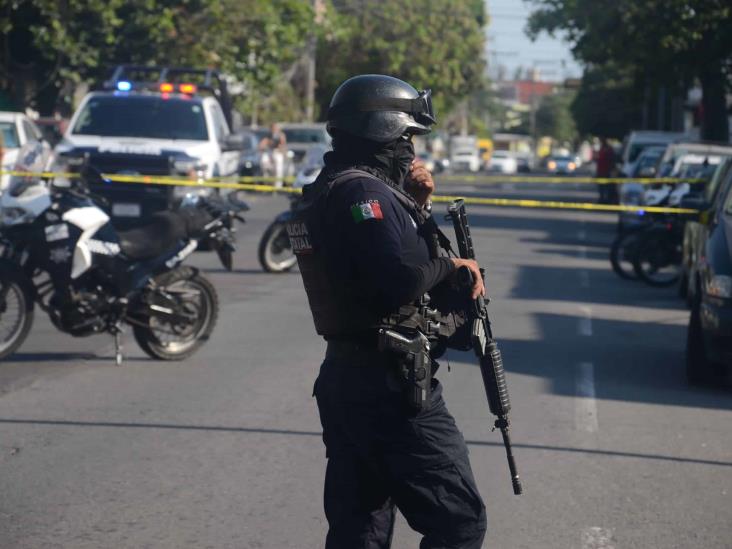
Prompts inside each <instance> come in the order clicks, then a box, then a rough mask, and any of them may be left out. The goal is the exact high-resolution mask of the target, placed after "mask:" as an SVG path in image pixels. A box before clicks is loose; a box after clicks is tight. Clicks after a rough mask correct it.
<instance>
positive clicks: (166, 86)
mask: <svg viewBox="0 0 732 549" xmlns="http://www.w3.org/2000/svg"><path fill="white" fill-rule="evenodd" d="M160 91H161V92H162V93H172V92H173V91H175V87H174V86H173V84H171V83H170V82H163V83H162V84H160Z"/></svg>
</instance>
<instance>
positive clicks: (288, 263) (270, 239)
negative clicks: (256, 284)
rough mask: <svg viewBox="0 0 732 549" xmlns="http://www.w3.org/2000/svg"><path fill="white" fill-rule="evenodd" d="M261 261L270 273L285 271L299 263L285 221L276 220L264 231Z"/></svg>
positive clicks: (260, 245) (260, 251)
mask: <svg viewBox="0 0 732 549" xmlns="http://www.w3.org/2000/svg"><path fill="white" fill-rule="evenodd" d="M259 263H260V264H261V265H262V268H263V269H264V270H265V271H267V272H268V273H284V272H286V271H289V270H290V269H292V268H293V267H294V266H295V263H297V258H296V257H295V254H294V253H293V252H292V247H291V246H290V238H289V237H288V236H287V227H286V226H285V224H284V223H280V222H277V221H275V222H274V223H272V224H271V225H270V226H269V227H267V230H266V231H264V234H263V235H262V239H261V240H260V241H259Z"/></svg>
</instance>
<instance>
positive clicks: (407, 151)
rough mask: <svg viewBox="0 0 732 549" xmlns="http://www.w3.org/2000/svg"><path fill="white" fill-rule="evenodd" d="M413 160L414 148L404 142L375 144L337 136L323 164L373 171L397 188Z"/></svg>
mask: <svg viewBox="0 0 732 549" xmlns="http://www.w3.org/2000/svg"><path fill="white" fill-rule="evenodd" d="M414 157H415V154H414V145H413V144H412V143H411V142H410V141H407V140H406V139H402V138H399V139H397V140H396V141H391V142H389V143H377V142H376V141H370V140H368V139H363V138H360V137H355V136H353V135H349V134H346V133H343V132H338V133H335V134H334V135H333V152H332V153H328V154H327V155H326V157H325V160H326V164H327V165H352V166H367V167H370V168H375V169H376V170H378V171H379V172H380V173H381V174H382V175H384V176H385V177H386V178H388V179H389V180H390V181H391V182H392V183H394V184H396V185H398V186H401V185H402V183H404V179H405V178H406V176H407V174H408V173H409V168H410V166H411V164H412V161H413V160H414Z"/></svg>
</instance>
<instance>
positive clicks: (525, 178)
mask: <svg viewBox="0 0 732 549" xmlns="http://www.w3.org/2000/svg"><path fill="white" fill-rule="evenodd" d="M436 177H437V178H439V180H440V182H446V183H485V184H495V183H545V184H550V185H565V184H570V183H578V184H580V185H589V184H592V185H613V184H621V183H639V184H641V185H656V184H677V183H703V182H704V181H705V180H704V179H684V178H680V177H639V178H627V177H590V176H586V177H583V176H576V177H575V176H572V177H544V176H541V175H439V174H438V175H437V176H436Z"/></svg>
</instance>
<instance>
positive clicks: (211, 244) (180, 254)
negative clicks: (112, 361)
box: [0, 168, 246, 364]
mask: <svg viewBox="0 0 732 549" xmlns="http://www.w3.org/2000/svg"><path fill="white" fill-rule="evenodd" d="M89 183H107V184H111V183H109V182H108V181H105V180H104V179H103V178H102V176H101V174H100V173H99V172H97V171H96V170H94V169H93V168H87V169H85V170H84V172H83V173H82V176H81V178H79V179H75V180H73V182H72V183H71V184H69V186H67V187H57V186H54V185H52V184H50V183H44V182H40V181H37V180H35V181H32V180H17V181H15V182H13V183H12V184H11V186H10V187H9V188H8V189H7V190H6V192H5V193H3V195H2V197H0V360H1V359H3V358H5V357H7V356H9V355H11V354H12V353H13V352H15V351H16V350H17V349H18V348H19V347H20V346H21V344H22V343H23V341H24V340H25V338H26V337H27V335H28V333H29V332H30V329H31V326H32V324H33V313H34V305H35V304H37V305H38V306H39V307H40V308H41V309H42V310H43V311H45V312H46V313H47V314H48V315H49V317H50V319H51V321H52V322H53V324H54V326H56V327H57V328H58V329H59V330H61V331H63V332H65V333H68V334H71V335H72V336H77V337H81V336H88V335H92V334H96V333H101V332H107V333H110V334H112V335H113V336H114V339H115V347H116V353H115V358H116V361H117V364H121V362H122V345H121V334H122V331H123V327H124V325H125V324H127V325H130V326H132V332H133V335H134V337H135V340H136V341H137V343H138V344H139V345H140V347H141V348H142V349H143V351H145V353H147V354H148V355H149V356H150V357H152V358H156V359H162V360H182V359H184V358H187V357H189V356H191V355H192V354H193V353H194V352H195V351H196V350H197V349H198V348H199V347H201V346H202V345H203V344H204V343H205V342H206V341H207V340H208V338H209V336H210V335H211V332H212V331H213V328H214V326H215V324H216V319H217V316H218V310H219V305H218V298H217V295H216V290H215V289H214V287H213V285H212V284H211V283H210V282H209V281H208V280H207V279H206V278H205V277H204V276H203V275H202V274H201V273H200V272H199V271H198V270H197V269H195V268H193V267H189V266H183V265H182V262H183V261H184V260H185V258H186V257H188V256H189V255H190V254H191V253H193V251H194V250H196V248H197V247H198V246H199V244H202V245H205V246H206V247H207V248H210V249H214V250H216V252H217V253H218V255H219V258H220V259H221V261H222V263H223V265H224V267H225V268H227V269H229V270H231V268H232V253H233V251H234V231H235V229H234V220H235V219H239V220H240V221H243V219H242V218H241V217H240V216H239V213H238V212H240V211H243V210H244V209H246V205H245V204H244V203H235V202H233V201H232V202H228V203H227V202H224V201H222V200H221V199H217V200H216V201H212V200H207V199H199V198H195V197H189V198H187V199H184V200H183V202H182V204H181V207H180V208H179V209H178V210H176V211H166V212H159V213H156V214H155V215H154V216H152V217H151V219H150V220H149V223H148V224H147V225H145V226H142V227H140V228H136V229H132V230H129V231H124V232H122V231H117V230H115V228H114V227H113V226H112V224H111V223H110V218H109V216H108V215H107V214H106V213H105V211H104V208H103V206H104V199H103V198H100V197H96V196H94V195H92V194H91V193H90V192H89Z"/></svg>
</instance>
